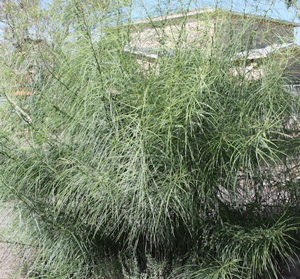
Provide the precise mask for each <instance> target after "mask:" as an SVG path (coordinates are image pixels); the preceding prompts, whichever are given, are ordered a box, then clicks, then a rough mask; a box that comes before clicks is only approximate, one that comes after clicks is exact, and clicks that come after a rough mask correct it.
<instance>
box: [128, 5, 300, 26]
mask: <svg viewBox="0 0 300 279" xmlns="http://www.w3.org/2000/svg"><path fill="white" fill-rule="evenodd" d="M213 12H223V13H230V14H232V15H236V16H240V17H248V18H251V17H252V18H258V19H261V20H265V21H270V22H275V23H279V24H285V25H291V26H293V27H300V23H296V22H292V21H288V20H282V19H276V18H271V17H264V16H259V15H251V14H246V13H241V12H235V11H228V10H224V9H217V8H201V9H195V10H192V11H189V12H187V13H178V14H169V15H163V16H158V17H153V18H150V19H142V20H137V21H133V22H132V24H133V25H139V24H146V23H151V22H160V21H164V20H170V19H179V18H184V17H190V16H194V15H199V14H204V13H213Z"/></svg>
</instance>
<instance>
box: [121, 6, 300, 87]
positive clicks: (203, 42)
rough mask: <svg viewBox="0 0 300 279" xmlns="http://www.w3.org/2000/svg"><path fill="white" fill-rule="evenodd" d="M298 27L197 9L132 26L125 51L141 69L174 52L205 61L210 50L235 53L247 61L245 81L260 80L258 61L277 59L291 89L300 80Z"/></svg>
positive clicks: (238, 14) (232, 13) (265, 18)
mask: <svg viewBox="0 0 300 279" xmlns="http://www.w3.org/2000/svg"><path fill="white" fill-rule="evenodd" d="M296 27H300V24H299V23H293V22H289V21H284V20H277V19H273V18H268V17H262V16H254V15H248V14H243V13H238V12H232V11H226V10H221V9H214V8H206V9H197V10H194V11H190V12H187V13H178V14H171V15H165V16H160V17H155V18H150V19H147V20H139V21H135V22H134V23H133V24H132V25H131V27H130V35H129V39H128V45H127V46H126V48H125V50H126V51H129V52H131V53H133V54H135V55H137V56H138V61H139V63H140V64H142V65H143V66H145V64H146V63H145V61H148V62H149V63H150V64H151V63H153V62H154V61H155V60H157V59H158V58H159V57H160V56H165V55H166V54H168V55H170V54H172V52H173V51H174V50H176V49H178V48H180V49H189V48H193V49H199V50H203V49H205V50H206V51H207V54H208V55H209V53H210V52H211V51H212V50H214V51H213V53H220V55H221V56H222V53H224V51H225V52H226V51H233V52H234V53H232V59H236V60H237V61H239V60H245V59H246V60H247V61H248V63H247V64H248V65H247V69H248V70H249V71H250V72H251V73H250V74H249V76H248V77H249V78H259V76H260V75H261V74H262V69H261V68H260V65H261V63H262V60H264V59H268V58H269V57H271V56H273V55H276V56H277V57H278V63H279V64H280V65H281V66H282V67H284V69H285V71H286V73H287V76H289V78H291V77H292V79H291V80H292V81H291V82H292V83H295V82H296V80H299V79H300V67H299V65H300V64H299V59H298V58H300V51H299V47H298V46H297V45H296V44H295V37H294V28H296ZM282 58H285V59H284V60H283V59H282ZM282 61H285V62H282ZM282 63H284V65H283V64H282ZM237 72H238V70H236V72H235V73H237ZM233 73H234V71H233ZM296 83H297V82H296ZM298 83H300V82H298Z"/></svg>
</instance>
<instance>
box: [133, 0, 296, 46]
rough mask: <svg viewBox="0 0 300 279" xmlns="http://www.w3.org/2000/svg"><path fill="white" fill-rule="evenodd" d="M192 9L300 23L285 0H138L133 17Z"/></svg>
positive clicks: (139, 17)
mask: <svg viewBox="0 0 300 279" xmlns="http://www.w3.org/2000/svg"><path fill="white" fill-rule="evenodd" d="M183 6H184V7H185V8H189V9H190V10H191V9H195V8H205V7H216V6H218V7H219V8H223V9H227V10H233V11H237V12H246V13H248V14H255V15H265V14H267V16H268V17H272V18H276V19H282V20H288V21H293V22H297V23H300V19H298V17H300V11H296V10H295V9H293V8H290V9H287V7H286V5H285V3H284V1H283V0H215V1H214V0H136V1H135V2H134V4H133V13H132V17H133V19H141V18H147V13H148V14H151V15H153V13H157V14H158V15H160V14H161V13H162V11H165V10H166V9H169V10H170V11H176V10H178V9H180V7H183ZM295 37H296V41H295V42H296V43H297V44H298V45H300V27H298V28H295Z"/></svg>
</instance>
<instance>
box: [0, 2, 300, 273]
mask: <svg viewBox="0 0 300 279" xmlns="http://www.w3.org/2000/svg"><path fill="white" fill-rule="evenodd" d="M127 4H128V3H126V5H127ZM126 5H125V6H124V5H122V6H118V3H114V1H112V2H110V4H109V3H107V4H106V5H103V3H101V4H99V3H98V1H84V2H83V1H77V0H69V1H54V2H53V5H49V6H48V7H47V10H43V12H44V13H45V14H47V13H48V19H49V21H48V23H47V24H45V26H44V29H43V30H40V31H41V32H43V33H42V34H47V36H45V37H44V38H43V40H42V41H41V42H40V43H38V44H33V43H32V41H31V40H27V41H26V42H23V45H22V47H23V48H22V51H21V52H20V51H16V52H15V53H13V51H11V52H6V53H5V55H3V65H2V66H1V78H2V80H3V83H2V84H3V86H4V88H3V89H2V91H3V92H2V93H5V95H6V96H8V97H9V98H10V100H11V101H13V103H12V102H10V104H12V106H11V108H7V110H2V111H1V113H2V118H1V129H2V131H1V149H0V150H1V157H0V158H1V165H0V166H1V187H2V190H1V191H2V193H3V194H5V197H6V199H8V200H10V201H14V202H15V203H16V205H17V208H18V210H19V212H20V213H19V214H20V215H19V218H18V220H21V221H22V222H24V223H26V228H27V231H26V233H27V238H26V244H28V245H31V246H32V247H34V248H32V249H33V250H34V255H35V258H34V260H35V262H34V263H33V266H32V270H33V272H32V274H36V276H40V277H46V276H48V277H52V278H71V277H72V278H139V277H140V278H141V276H144V277H143V278H146V276H148V278H276V276H279V274H280V273H281V272H283V271H284V270H283V269H282V266H284V265H285V263H287V262H288V261H290V258H292V257H293V254H297V251H298V247H299V246H298V243H297V241H296V240H297V237H298V223H299V216H300V215H299V208H300V207H299V199H298V195H299V190H298V189H299V181H298V171H299V160H298V156H299V154H298V153H299V136H298V122H297V117H296V116H297V114H298V110H299V99H298V96H295V95H293V94H292V93H291V92H290V91H289V90H287V89H286V87H285V84H287V83H288V81H289V78H288V75H287V73H288V69H289V68H290V61H291V59H290V58H291V57H290V56H289V55H290V54H289V52H288V51H286V52H285V53H284V55H281V54H280V55H279V54H278V53H275V55H274V56H270V57H269V58H268V59H265V60H264V61H260V63H258V64H255V65H254V64H251V65H250V64H249V61H248V59H247V53H249V50H250V48H251V47H252V43H253V36H252V35H251V32H250V33H249V32H248V31H249V26H252V25H251V24H252V23H253V18H246V19H244V21H243V22H242V23H241V25H240V26H239V27H240V28H239V32H235V33H234V34H233V36H232V38H231V42H230V44H228V43H227V44H225V43H224V42H225V40H224V36H223V37H222V34H224V29H222V28H223V27H222V28H221V30H219V31H220V32H219V31H218V29H215V33H213V34H212V33H211V32H208V31H209V30H207V32H204V31H205V30H204V31H203V34H202V36H195V37H193V38H190V37H189V35H188V33H186V30H187V29H186V28H185V22H186V20H187V17H185V16H183V17H182V21H181V22H180V24H179V25H178V28H177V31H176V32H177V33H175V35H174V34H173V36H171V35H170V34H169V33H167V32H165V31H166V29H165V28H166V27H165V26H166V24H167V22H161V25H157V24H156V26H155V28H153V29H152V30H155V32H156V34H160V36H161V40H160V42H161V44H160V45H158V47H157V49H155V50H152V51H153V52H155V53H152V56H151V57H150V55H148V54H149V53H148V54H147V53H145V52H144V53H143V51H142V52H138V53H139V54H140V56H137V55H136V54H137V52H136V50H134V49H131V48H130V45H132V40H133V37H132V33H133V32H135V31H134V30H135V28H136V25H135V24H132V23H131V21H130V17H129V18H127V16H126V15H127V14H126V13H128V11H130V9H131V8H130V7H129V6H128V5H127V6H126ZM46 12H47V13H46ZM34 15H35V14H34V13H33V14H32V17H34ZM224 15H226V13H225V14H224V13H222V12H220V11H218V10H216V14H214V17H212V19H213V18H218V21H219V22H221V23H222V21H223V20H224V26H225V27H226V28H227V29H226V30H227V31H228V32H229V31H230V29H228V24H227V25H226V24H225V23H226V19H225V17H224V19H223V16H224ZM227 15H228V14H227ZM260 20H262V19H260ZM154 23H155V21H151V20H150V21H149V22H148V23H147V24H149V25H150V27H153V26H152V24H154ZM227 23H228V22H227ZM220 26H222V24H221V25H220ZM225 27H224V28H225ZM144 28H149V26H144ZM31 30H32V29H29V31H31ZM12 31H14V30H12ZM38 34H39V32H38V30H37V32H34V33H33V34H31V36H38ZM226 34H227V33H226ZM228 34H229V33H228ZM168 42H170V43H168ZM219 42H221V43H219ZM222 42H223V43H222ZM33 50H34V52H33ZM148 51H149V50H148ZM240 51H245V52H244V55H237V53H239V52H240ZM143 54H144V56H143ZM150 54H151V53H150ZM155 55H156V56H155ZM149 57H150V58H149ZM153 57H156V58H157V59H154V60H153ZM151 59H152V60H151ZM288 61H289V63H287V62H288ZM26 71H28V73H27V72H26ZM29 71H30V72H29ZM22 74H23V75H24V76H25V74H30V77H28V78H27V79H25V81H23V85H22V86H23V87H26V88H27V92H30V94H25V95H27V96H15V95H16V94H13V92H14V91H13V90H12V89H11V84H17V81H19V80H20V79H19V77H20V75H22ZM17 85H18V84H17ZM19 95H22V94H19ZM13 104H15V106H14V105H13ZM17 108H19V109H22V111H20V110H18V109H17ZM27 116H28V117H29V119H30V121H29V120H28V118H27ZM22 228H23V229H24V227H22Z"/></svg>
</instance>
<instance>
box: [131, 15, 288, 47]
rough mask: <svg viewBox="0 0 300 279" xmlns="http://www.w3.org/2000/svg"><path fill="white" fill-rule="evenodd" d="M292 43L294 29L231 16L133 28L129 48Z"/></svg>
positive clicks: (158, 23) (156, 23) (274, 23)
mask: <svg viewBox="0 0 300 279" xmlns="http://www.w3.org/2000/svg"><path fill="white" fill-rule="evenodd" d="M293 40H294V29H293V26H291V25H284V24H281V23H277V22H272V21H262V20H255V19H254V18H251V19H248V18H246V19H245V18H241V17H237V16H234V15H226V16H219V15H218V16H216V15H212V16H210V17H208V16H207V17H205V18H203V17H200V18H199V17H187V18H186V19H184V18H181V19H179V20H176V21H171V22H170V21H165V22H164V21H160V22H153V24H151V23H148V24H141V25H139V24H138V25H134V26H133V27H132V29H131V33H130V42H129V44H130V45H131V46H133V47H137V48H142V49H147V48H149V49H159V48H162V47H165V48H174V47H175V46H176V44H178V43H179V44H178V45H180V46H181V47H185V46H186V45H187V44H189V46H190V47H191V46H192V47H200V46H207V45H211V43H212V42H214V44H216V45H217V46H219V47H221V46H223V47H226V46H227V47H228V46H230V45H231V43H236V44H239V45H240V46H239V47H240V50H243V49H246V48H247V46H249V47H250V48H262V47H265V46H268V45H272V44H275V43H288V42H293Z"/></svg>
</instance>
